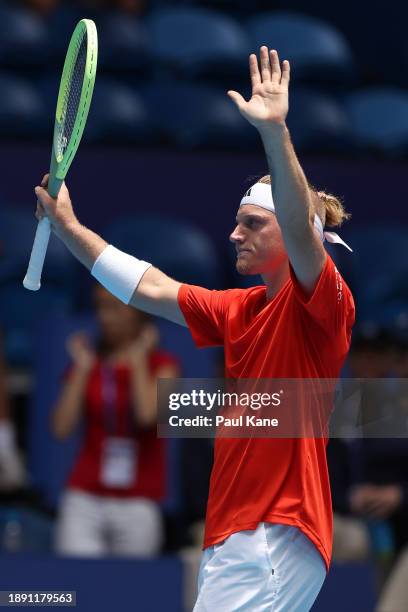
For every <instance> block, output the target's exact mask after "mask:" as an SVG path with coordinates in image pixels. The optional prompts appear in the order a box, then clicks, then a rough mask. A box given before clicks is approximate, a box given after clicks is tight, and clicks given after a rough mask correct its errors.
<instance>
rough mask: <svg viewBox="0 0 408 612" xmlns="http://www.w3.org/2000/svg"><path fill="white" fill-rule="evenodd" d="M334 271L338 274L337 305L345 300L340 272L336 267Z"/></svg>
mask: <svg viewBox="0 0 408 612" xmlns="http://www.w3.org/2000/svg"><path fill="white" fill-rule="evenodd" d="M334 271H335V273H336V290H337V303H339V302H341V300H342V299H343V279H342V278H341V276H340V272H339V271H338V269H337V268H336V267H335V268H334Z"/></svg>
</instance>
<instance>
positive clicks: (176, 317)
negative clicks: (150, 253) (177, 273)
mask: <svg viewBox="0 0 408 612" xmlns="http://www.w3.org/2000/svg"><path fill="white" fill-rule="evenodd" d="M180 286H181V283H179V282H178V281H175V280H174V279H172V278H170V277H169V276H167V274H164V272H161V271H160V270H158V269H157V268H155V267H154V266H152V267H150V268H149V269H148V270H146V272H145V273H144V275H143V276H142V279H141V281H140V283H139V285H138V287H137V289H136V290H135V291H134V293H133V295H132V299H131V300H130V304H131V306H134V308H138V309H140V310H144V311H145V312H148V313H150V314H152V315H155V316H158V317H163V318H164V319H168V320H169V321H173V323H178V324H179V325H184V326H185V327H186V326H187V323H186V321H185V319H184V316H183V313H182V312H181V309H180V306H179V303H178V292H179V289H180Z"/></svg>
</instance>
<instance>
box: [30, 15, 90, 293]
mask: <svg viewBox="0 0 408 612" xmlns="http://www.w3.org/2000/svg"><path fill="white" fill-rule="evenodd" d="M85 34H86V36H87V51H86V62H85V71H84V77H83V83H82V89H81V96H80V101H79V104H78V109H77V114H76V117H75V121H74V125H73V128H72V132H71V137H70V139H69V142H68V143H66V148H65V149H64V147H65V143H63V142H62V141H61V134H62V132H63V127H64V121H65V112H66V106H67V100H68V96H69V89H70V85H71V76H72V73H73V70H74V67H75V62H76V59H77V57H78V49H79V47H80V45H81V41H82V40H83V37H84V35H85ZM97 60H98V35H97V31H96V26H95V24H94V22H93V21H91V20H90V19H81V21H80V22H79V23H78V24H77V26H76V28H75V30H74V32H73V34H72V37H71V40H70V43H69V47H68V50H67V54H66V57H65V62H64V68H63V71H62V76H61V82H60V87H59V93H58V100H57V108H56V113H55V123H54V138H53V147H52V152H51V163H50V175H49V179H48V187H47V189H48V193H49V194H50V196H51V197H53V198H56V197H57V196H58V193H59V190H60V188H61V185H62V183H63V181H64V179H65V177H66V175H67V172H68V170H69V167H70V165H71V163H72V160H73V159H74V157H75V154H76V152H77V149H78V146H79V143H80V141H81V138H82V134H83V131H84V128H85V124H86V120H87V117H88V112H89V108H90V106H91V100H92V93H93V89H94V84H95V77H96V67H97ZM50 232H51V227H50V222H49V219H47V218H44V219H42V220H41V221H39V223H38V227H37V232H36V235H35V239H34V244H33V248H32V251H31V257H30V262H29V264H28V269H27V274H26V276H25V278H24V281H23V285H24V287H26V289H31V290H32V291H37V290H38V289H39V288H40V286H41V273H42V269H43V265H44V259H45V254H46V251H47V246H48V241H49V238H50Z"/></svg>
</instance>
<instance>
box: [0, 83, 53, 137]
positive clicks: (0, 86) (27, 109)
mask: <svg viewBox="0 0 408 612" xmlns="http://www.w3.org/2000/svg"><path fill="white" fill-rule="evenodd" d="M45 122H46V115H45V105H44V103H43V100H42V98H41V96H40V95H39V93H38V92H37V91H36V89H35V88H34V87H33V86H32V85H31V84H30V83H29V82H28V81H25V80H23V79H20V78H16V77H14V76H11V75H8V74H5V73H0V136H6V137H13V138H22V137H23V138H26V139H27V138H33V137H40V136H41V135H42V134H43V128H44V123H45Z"/></svg>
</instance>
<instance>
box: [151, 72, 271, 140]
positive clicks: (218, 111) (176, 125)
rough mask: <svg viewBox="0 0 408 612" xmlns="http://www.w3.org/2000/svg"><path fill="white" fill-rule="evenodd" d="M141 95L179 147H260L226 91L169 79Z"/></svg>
mask: <svg viewBox="0 0 408 612" xmlns="http://www.w3.org/2000/svg"><path fill="white" fill-rule="evenodd" d="M140 94H141V96H142V97H143V99H144V100H145V102H146V104H147V105H148V107H149V108H150V109H151V110H152V113H153V115H154V117H155V118H156V121H157V123H158V127H159V128H160V129H161V132H162V134H163V135H164V137H166V138H167V139H168V140H170V141H171V142H172V143H175V144H177V145H178V146H180V147H182V148H186V149H195V148H203V147H212V148H214V147H220V148H231V149H235V150H236V149H237V148H241V149H246V148H254V147H256V146H260V139H259V136H258V134H257V132H256V130H255V129H254V128H253V127H251V126H250V125H249V123H248V122H247V121H245V119H244V118H243V117H242V116H241V115H240V113H239V112H238V110H237V108H236V107H235V104H234V103H233V102H232V101H231V100H230V99H229V98H228V96H227V95H226V92H225V90H224V91H222V92H221V91H219V90H217V89H214V88H212V87H207V86H204V85H193V84H188V83H179V82H177V81H169V82H166V83H164V84H157V85H156V84H152V85H150V86H146V87H144V88H141V89H140Z"/></svg>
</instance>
